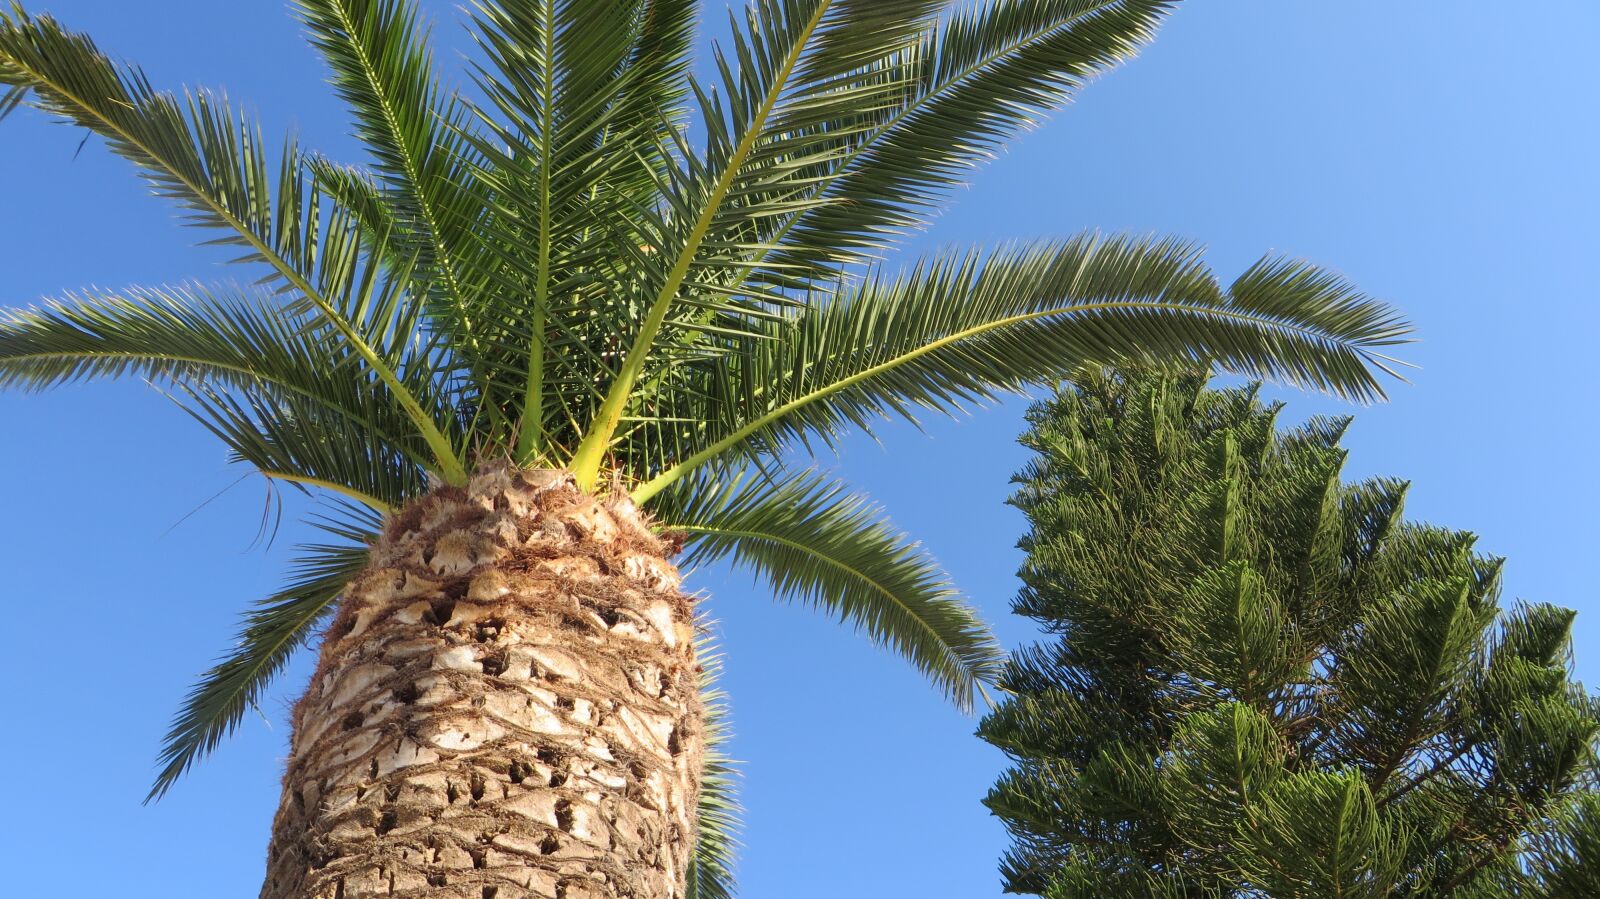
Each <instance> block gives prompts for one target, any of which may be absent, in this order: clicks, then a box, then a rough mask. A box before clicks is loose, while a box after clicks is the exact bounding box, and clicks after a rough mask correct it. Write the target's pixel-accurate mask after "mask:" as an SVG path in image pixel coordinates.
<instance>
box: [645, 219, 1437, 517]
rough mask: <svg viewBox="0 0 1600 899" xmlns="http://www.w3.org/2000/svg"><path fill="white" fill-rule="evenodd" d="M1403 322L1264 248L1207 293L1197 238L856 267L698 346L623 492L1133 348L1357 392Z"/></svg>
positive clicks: (1367, 386)
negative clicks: (688, 378) (753, 335)
mask: <svg viewBox="0 0 1600 899" xmlns="http://www.w3.org/2000/svg"><path fill="white" fill-rule="evenodd" d="M1404 334H1405V328H1404V326H1403V324H1402V323H1401V322H1400V321H1399V320H1398V319H1397V318H1396V317H1395V315H1394V314H1393V312H1392V311H1391V310H1390V309H1389V308H1388V307H1387V306H1385V305H1383V304H1381V303H1378V302H1376V301H1374V300H1372V299H1370V298H1368V297H1366V296H1363V295H1361V294H1360V293H1358V292H1356V291H1355V290H1353V289H1352V288H1350V287H1349V285H1347V284H1346V283H1345V282H1344V281H1342V280H1341V279H1339V278H1338V277H1337V276H1334V275H1332V274H1329V273H1327V272H1323V271H1320V270H1317V269H1315V268H1313V267H1310V266H1307V265H1304V264H1300V263H1291V262H1283V261H1277V260H1264V261H1262V262H1261V263H1258V264H1257V265H1255V266H1253V267H1251V268H1250V269H1249V270H1248V271H1247V272H1246V273H1245V274H1244V275H1243V276H1241V277H1240V279H1239V280H1238V281H1237V282H1236V283H1235V284H1234V286H1233V288H1232V289H1231V290H1229V291H1227V292H1224V291H1223V290H1222V289H1221V288H1220V286H1219V285H1218V283H1217V281H1216V279H1215V277H1214V276H1213V275H1212V274H1211V272H1210V270H1209V269H1207V268H1206V267H1205V266H1204V264H1203V263H1202V261H1201V259H1200V254H1199V250H1198V248H1196V247H1194V246H1192V245H1187V244H1183V243H1180V242H1176V241H1172V240H1155V239H1149V238H1129V237H1113V238H1102V237H1099V236H1098V235H1085V236H1083V237H1079V238H1077V239H1074V240H1070V241H1065V242H1059V243H1043V244H1034V245H1024V246H1017V247H1010V248H1004V249H1001V250H998V251H996V252H994V253H992V254H985V253H982V252H979V251H971V252H967V253H960V254H945V255H942V256H937V257H935V258H933V259H931V260H927V261H925V262H923V263H921V264H919V265H918V266H916V267H914V268H913V269H912V271H911V272H910V273H909V274H907V275H905V276H903V277H901V278H898V279H894V280H884V279H878V278H874V279H870V280H868V281H867V282H866V283H864V284H862V285H861V286H860V287H858V288H855V289H853V290H850V291H849V292H847V293H844V294H842V295H839V296H835V297H833V298H831V299H829V300H825V301H823V302H821V303H815V304H808V305H806V306H805V307H803V308H802V309H801V310H800V311H798V312H796V313H795V314H793V315H791V316H788V317H786V318H785V319H784V320H783V321H782V322H781V323H779V324H776V325H773V326H772V327H771V330H770V331H769V333H767V334H765V335H763V336H764V337H765V338H767V339H764V340H751V341H749V345H748V347H744V348H741V350H740V351H738V352H729V353H726V354H723V355H720V356H718V357H716V358H715V359H714V360H713V361H712V362H710V363H708V365H707V366H706V367H707V368H708V369H709V370H708V371H707V373H706V374H705V375H704V377H703V382H704V383H703V386H702V388H701V390H700V392H699V394H698V395H696V396H693V397H692V398H691V399H690V401H689V403H688V405H687V408H688V409H692V410H693V411H694V413H695V414H693V415H692V416H690V415H684V416H679V417H681V418H685V419H687V420H688V424H685V425H682V426H681V427H680V428H678V431H679V432H680V433H681V438H680V439H679V440H677V441H675V442H673V443H671V444H663V445H664V448H666V449H668V450H670V451H672V452H678V453H682V455H680V456H677V457H676V458H660V459H657V460H655V465H656V467H657V468H658V469H659V470H660V473H659V474H657V475H656V476H655V477H654V478H652V479H651V480H650V481H648V482H646V483H645V484H643V485H641V486H640V487H639V488H637V489H636V490H635V491H634V497H635V499H637V500H640V501H644V500H648V499H649V498H650V497H652V496H654V495H655V494H656V492H657V491H659V490H661V489H663V488H664V487H666V486H667V485H669V484H671V483H672V482H673V481H674V480H675V479H677V478H679V477H681V476H682V475H683V474H685V473H687V472H688V471H691V470H693V469H694V468H695V467H696V466H698V465H701V464H705V463H707V462H710V461H712V460H716V459H719V458H721V457H723V456H725V455H727V454H730V453H738V452H754V453H756V454H758V455H759V454H770V453H772V452H774V451H777V450H778V449H781V448H782V447H783V446H785V445H787V444H788V443H789V439H790V438H795V437H801V438H804V437H806V436H808V435H812V436H819V437H822V438H823V439H831V438H832V437H833V436H834V435H837V434H839V433H842V432H845V431H847V430H854V429H870V428H871V426H872V422H873V420H874V419H876V418H881V417H884V416H888V415H897V416H904V417H911V416H912V415H913V414H914V410H916V409H925V410H935V411H944V412H952V411H955V410H957V409H960V408H961V407H962V406H963V404H966V403H969V402H972V401H984V400H988V399H991V398H992V397H994V396H995V395H996V394H997V393H1000V392H1006V391H1017V390H1021V389H1022V388H1023V387H1025V386H1026V385H1028V384H1030V383H1039V382H1041V381H1047V380H1052V379H1057V378H1063V377H1067V376H1068V375H1070V374H1071V373H1072V371H1073V370H1075V369H1077V368H1079V367H1080V366H1083V365H1086V364H1096V363H1112V362H1117V361H1121V360H1127V359H1129V358H1131V357H1135V356H1141V355H1156V356H1164V357H1168V358H1178V357H1186V356H1188V357H1195V358H1201V357H1203V358H1207V359H1211V360H1215V361H1216V362H1218V363H1219V364H1221V365H1222V366H1223V367H1224V368H1228V369H1231V370H1233V371H1238V372H1243V373H1247V374H1251V375H1255V376H1262V377H1274V378H1277V379H1279V380H1283V381H1286V382H1288V383H1294V384H1304V385H1307V386H1313V387H1317V388H1320V389H1323V390H1327V391H1329V392H1332V393H1335V394H1338V395H1342V396H1346V397H1350V398H1352V399H1357V400H1366V399H1372V398H1375V397H1378V396H1381V395H1382V389H1381V385H1380V384H1379V383H1378V381H1377V380H1376V378H1375V377H1374V375H1373V371H1372V369H1373V368H1374V367H1376V368H1380V369H1381V368H1383V367H1384V366H1385V365H1386V362H1385V357H1383V356H1381V355H1379V354H1378V350H1379V349H1381V348H1384V347H1387V346H1389V345H1391V344H1394V343H1396V342H1399V341H1400V340H1402V339H1403V337H1404Z"/></svg>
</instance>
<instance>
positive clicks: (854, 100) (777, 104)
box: [571, 0, 938, 485]
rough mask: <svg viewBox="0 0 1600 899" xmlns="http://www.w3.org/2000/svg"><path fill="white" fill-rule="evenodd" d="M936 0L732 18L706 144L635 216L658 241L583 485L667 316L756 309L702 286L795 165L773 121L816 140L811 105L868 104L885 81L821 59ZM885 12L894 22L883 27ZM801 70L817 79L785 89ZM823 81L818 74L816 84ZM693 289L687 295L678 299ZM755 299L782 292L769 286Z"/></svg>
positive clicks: (685, 152)
mask: <svg viewBox="0 0 1600 899" xmlns="http://www.w3.org/2000/svg"><path fill="white" fill-rule="evenodd" d="M937 5H938V4H935V3H931V2H928V0H761V2H759V3H756V4H754V5H753V6H752V7H751V8H750V10H749V11H748V15H747V21H746V22H745V23H744V25H743V27H741V26H740V25H739V23H737V22H735V24H734V28H733V30H732V36H733V50H732V54H731V56H730V55H729V54H725V53H723V52H722V51H721V50H720V49H719V50H717V51H716V52H715V54H714V56H715V63H716V66H717V70H718V72H719V75H720V88H721V93H717V92H714V91H712V90H708V89H707V88H705V87H703V86H701V85H700V84H698V83H695V84H694V91H695V96H696V98H697V99H698V101H699V107H700V112H701V120H702V122H703V124H704V126H705V129H706V132H707V135H706V147H705V150H704V151H703V153H701V154H699V155H696V154H693V153H691V152H690V151H689V149H688V148H687V147H686V146H683V145H681V144H680V146H679V155H680V156H681V157H682V158H683V160H684V168H683V169H682V170H681V171H675V170H673V171H668V172H666V173H664V180H663V181H662V183H661V185H660V188H661V189H660V194H661V197H662V199H663V202H664V205H665V210H664V212H662V213H660V214H656V215H645V214H644V213H645V212H646V211H645V210H641V211H640V212H641V215H640V218H641V220H642V221H643V222H644V223H645V224H646V226H647V228H648V229H649V231H653V234H651V235H650V237H649V240H648V243H649V245H650V246H652V247H654V248H655V250H654V251H653V252H651V253H648V254H641V255H639V256H636V257H634V260H635V262H636V263H637V265H636V267H635V268H636V271H635V277H636V278H637V279H638V280H640V281H642V282H643V283H645V284H647V285H649V290H648V291H647V293H646V297H647V302H646V303H645V304H644V305H643V307H642V309H641V310H640V311H641V312H642V315H639V316H637V317H635V318H632V319H630V320H628V321H627V322H626V328H627V330H626V333H627V338H626V340H625V341H623V345H624V346H625V347H626V349H625V350H624V351H623V352H621V353H619V354H617V356H616V359H617V363H616V366H615V368H614V375H611V376H610V377H609V378H608V380H609V382H610V383H609V385H608V388H607V390H606V393H605V399H604V401H603V402H602V403H601V404H600V406H599V408H598V409H597V410H596V412H595V414H594V417H593V421H592V423H591V424H590V426H589V428H588V430H587V431H586V433H585V434H584V436H583V440H582V442H581V443H580V444H579V445H578V448H577V450H576V452H575V453H574V455H573V458H572V461H571V468H572V470H573V472H574V473H575V474H576V475H577V477H578V482H579V483H580V484H583V485H589V484H592V483H593V481H594V478H595V475H596V473H597V472H598V470H599V467H600V465H601V460H602V459H603V457H604V455H605V453H606V452H607V451H608V450H609V449H610V447H611V444H612V440H613V437H614V435H615V433H616V429H617V426H618V424H619V423H620V422H621V421H622V418H623V416H624V414H625V413H626V411H627V408H628V405H629V403H630V400H632V399H633V396H634V388H635V386H636V385H637V384H638V382H639V380H640V378H641V376H642V375H643V374H644V373H645V371H646V368H647V366H648V365H649V364H650V362H651V357H652V356H653V355H659V354H660V353H661V352H662V351H663V350H664V349H665V347H664V346H663V344H665V346H672V345H674V344H675V343H676V342H675V341H663V340H660V338H661V337H662V336H663V334H664V333H665V334H666V336H669V337H670V336H673V335H672V331H673V329H668V328H667V326H668V325H669V323H671V324H673V325H675V326H677V327H678V328H684V327H687V328H689V329H690V330H691V331H694V330H698V329H701V328H703V327H704V326H705V325H706V324H707V322H706V319H707V315H706V310H708V309H709V310H710V311H711V312H714V313H720V314H721V316H722V324H723V326H724V327H729V326H732V325H733V324H734V323H736V322H737V321H739V320H740V319H741V318H743V317H745V316H748V315H749V314H750V313H752V312H753V311H760V307H761V305H762V304H761V303H760V302H756V303H753V304H752V303H748V302H741V301H740V299H739V297H737V296H730V295H719V294H718V293H716V292H715V291H711V292H707V291H706V290H705V288H706V287H708V286H711V285H715V284H716V283H717V282H718V281H719V280H722V279H723V278H725V277H726V270H727V267H728V265H729V264H730V263H734V264H737V261H738V260H739V259H741V257H742V256H744V255H746V254H745V253H744V251H743V248H742V247H741V246H740V245H738V244H737V243H736V242H730V241H729V240H728V239H727V235H729V234H731V233H736V232H737V231H738V230H739V229H740V227H741V225H740V223H741V222H745V221H748V220H749V219H750V218H751V216H752V215H755V216H757V217H759V216H760V215H762V214H763V212H762V209H761V208H759V207H758V206H752V205H750V204H749V203H748V202H747V200H749V199H750V195H751V194H752V192H756V193H763V194H768V195H770V192H771V185H770V183H768V182H769V180H770V178H771V177H772V171H773V168H774V166H777V168H778V171H779V177H782V173H783V172H784V171H787V170H790V169H792V168H794V167H795V165H796V164H795V163H794V162H792V161H789V162H787V163H784V162H783V160H784V159H785V157H789V156H794V155H796V154H797V153H798V155H801V156H805V155H806V154H805V153H804V152H800V151H797V150H795V149H794V148H788V149H786V150H781V151H778V152H774V149H775V147H774V141H775V140H777V141H782V140H783V138H782V137H776V136H774V135H773V133H772V132H771V131H770V130H769V125H771V126H773V127H775V128H780V129H781V131H782V132H783V133H784V134H785V135H795V136H802V137H803V136H805V135H807V134H808V133H810V134H811V138H812V139H815V138H816V135H815V134H814V132H813V129H809V128H808V127H807V125H808V123H809V121H811V118H812V117H814V116H815V107H816V106H817V105H818V104H820V103H824V102H832V103H835V104H838V105H841V106H848V105H852V104H859V103H870V102H874V101H872V100H870V99H869V96H870V91H872V90H881V85H880V84H879V83H878V82H877V80H876V79H868V80H867V82H865V84H864V85H863V84H851V83H850V79H849V78H848V77H847V76H841V77H842V78H843V82H841V83H842V84H843V85H844V86H842V87H836V86H835V85H834V84H833V83H832V82H830V81H829V76H831V75H833V74H834V72H835V69H834V68H833V67H832V64H831V63H829V62H827V58H828V57H829V56H834V57H841V58H846V59H849V60H859V59H871V58H877V57H881V56H888V55H891V54H892V53H893V51H894V50H895V49H897V48H898V47H899V46H901V45H903V44H904V43H905V41H906V40H907V39H908V36H909V35H910V34H912V33H915V31H916V30H917V29H918V28H920V27H921V25H922V23H923V22H924V17H925V16H926V15H928V13H930V12H931V11H932V10H933V9H935V8H936V7H937ZM885 17H889V18H892V19H894V20H895V21H896V22H897V23H900V24H897V25H896V26H895V27H889V28H884V27H881V26H882V24H883V22H884V21H885ZM906 23H909V24H906ZM874 24H876V25H877V26H879V27H872V26H873V25H874ZM874 48H876V49H874ZM813 60H816V62H814V63H813V62H812V61H813ZM797 78H798V79H799V80H800V81H802V82H805V81H809V82H813V83H809V84H805V85H804V87H803V88H802V89H797V90H796V91H794V92H793V95H792V96H791V88H792V86H793V85H794V84H795V83H796V79H797ZM819 80H820V81H822V82H823V83H822V84H817V83H814V82H817V81H819ZM863 91H867V92H868V93H863ZM822 143H823V149H822V150H821V151H820V152H832V150H831V146H832V141H831V140H830V139H827V138H826V136H825V135H824V136H823V138H822ZM730 216H731V217H732V220H730V218H729V217H730ZM647 233H649V232H647ZM691 298H692V300H693V302H685V300H686V299H691ZM763 299H764V300H769V301H770V300H776V299H778V297H776V296H775V295H770V294H769V295H766V296H765V297H763ZM663 329H667V330H666V331H665V332H664V330H663ZM657 361H658V362H659V363H661V364H671V362H672V361H675V360H659V359H658V360H657Z"/></svg>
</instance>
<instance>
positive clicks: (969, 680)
mask: <svg viewBox="0 0 1600 899" xmlns="http://www.w3.org/2000/svg"><path fill="white" fill-rule="evenodd" d="M722 475H723V476H717V477H705V478H697V479H695V480H693V481H690V482H686V483H684V489H681V490H677V491H674V492H673V493H671V494H664V495H662V496H661V497H659V498H658V500H657V506H658V514H659V516H660V517H661V524H662V526H663V527H665V528H668V529H671V530H675V531H681V532H683V533H684V534H685V535H687V537H688V541H687V545H688V547H689V553H688V556H687V558H686V560H685V564H687V565H695V564H699V563H705V562H711V561H714V560H716V559H720V558H724V557H730V558H732V559H733V561H734V562H735V563H737V564H739V565H741V566H746V567H749V568H752V569H754V570H755V571H756V572H758V573H760V574H761V576H762V577H763V578H764V579H765V580H766V582H767V584H768V586H769V587H770V588H771V589H772V591H773V592H774V594H776V595H777V596H778V597H779V598H784V599H794V600H798V601H800V602H803V603H806V604H808V605H813V606H816V607H818V608H821V609H826V610H828V611H829V612H831V613H832V614H834V615H836V616H838V617H839V618H840V620H843V621H849V622H852V623H853V624H854V625H855V626H856V627H857V628H859V629H861V630H864V631H866V632H867V634H868V636H870V637H871V638H872V639H873V641H874V642H877V643H879V644H882V645H884V646H887V647H889V648H891V649H893V650H894V651H896V652H898V653H899V654H900V655H902V656H904V657H905V658H906V659H907V660H909V661H910V662H911V663H912V664H913V665H915V666H916V667H917V669H918V670H920V671H921V672H922V673H923V674H924V675H926V676H927V677H928V679H929V680H931V681H932V682H933V683H934V684H936V685H937V686H938V687H939V688H940V689H941V690H943V691H944V692H945V694H946V695H948V696H949V697H950V699H951V700H952V701H954V702H955V703H956V704H958V705H959V706H961V707H962V708H970V707H971V706H972V703H973V699H974V696H975V694H976V693H977V692H978V690H979V689H980V685H981V684H983V683H986V682H989V681H991V680H992V679H993V677H994V674H995V672H996V670H997V668H996V666H997V665H998V664H999V663H1000V662H999V660H1000V658H1001V650H1000V647H999V645H998V644H997V643H996V642H995V639H994V637H993V636H992V635H991V634H990V633H989V630H988V628H986V627H985V626H984V625H983V623H982V622H981V621H979V620H978V618H977V616H976V614H975V613H974V612H973V611H972V609H971V607H970V606H968V605H967V604H966V603H964V602H962V601H961V600H960V598H959V594H958V593H957V591H956V589H955V588H954V587H953V586H951V585H950V583H949V581H948V580H947V579H946V577H945V575H944V573H943V572H941V571H940V570H939V568H938V567H937V566H936V565H935V564H934V563H933V561H932V560H931V559H929V558H928V557H927V556H926V554H924V553H923V552H922V551H921V550H919V549H918V547H917V545H916V544H915V543H913V542H912V541H910V540H909V539H907V538H906V536H905V535H904V534H902V533H900V532H899V531H898V530H896V529H895V528H894V527H893V526H892V525H890V524H889V523H888V522H887V521H885V520H883V518H882V516H881V513H880V511H879V510H878V509H877V507H876V506H874V505H873V504H872V503H871V502H870V501H868V500H867V499H865V498H863V497H861V496H859V495H857V494H853V493H850V492H849V491H848V490H846V489H845V488H844V487H843V486H842V485H840V484H838V483H837V482H834V481H830V480H828V479H826V478H824V477H822V476H821V475H818V474H816V473H814V472H800V473H797V474H792V475H789V476H787V477H785V478H783V479H782V480H772V479H769V478H767V477H765V476H759V475H749V476H745V477H728V476H726V473H722Z"/></svg>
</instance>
